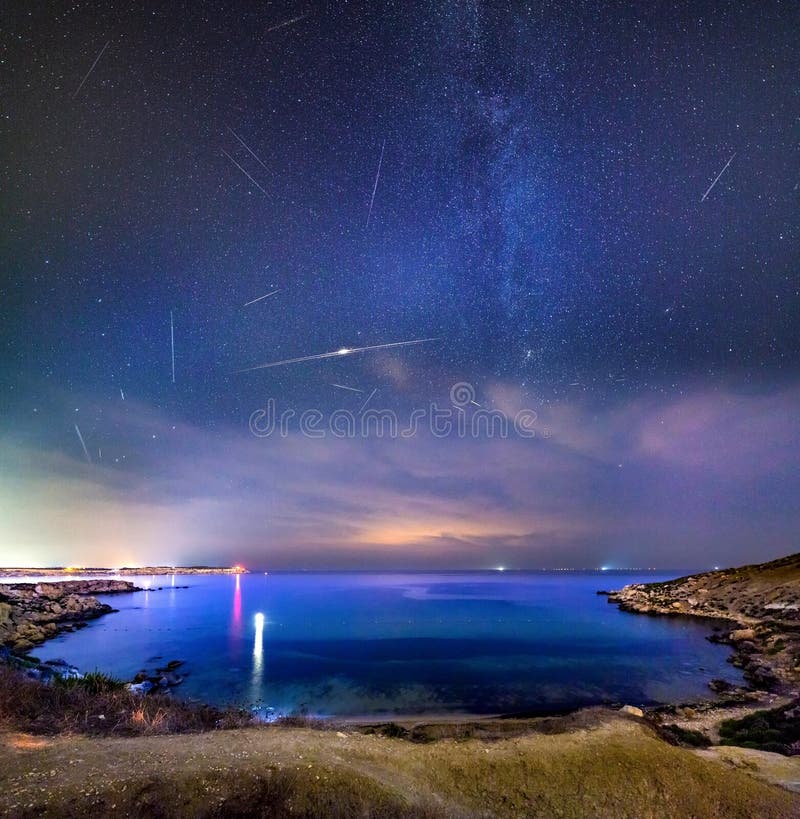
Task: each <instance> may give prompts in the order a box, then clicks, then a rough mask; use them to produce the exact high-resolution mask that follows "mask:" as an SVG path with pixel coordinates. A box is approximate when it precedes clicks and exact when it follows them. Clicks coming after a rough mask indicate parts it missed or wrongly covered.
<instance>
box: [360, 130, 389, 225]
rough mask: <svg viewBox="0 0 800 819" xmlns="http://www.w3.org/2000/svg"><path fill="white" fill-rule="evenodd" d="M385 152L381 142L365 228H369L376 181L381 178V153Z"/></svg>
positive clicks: (384, 141) (384, 145)
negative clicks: (379, 156)
mask: <svg viewBox="0 0 800 819" xmlns="http://www.w3.org/2000/svg"><path fill="white" fill-rule="evenodd" d="M384 150H386V140H385V139H384V140H383V145H382V146H381V158H380V159H379V160H378V173H376V174H375V185H374V186H373V188H372V198H371V199H370V200H369V212H368V213H367V224H366V225H365V227H369V220H370V218H371V217H372V206H373V205H374V204H375V191H377V190H378V180H379V179H380V178H381V165H383V152H384Z"/></svg>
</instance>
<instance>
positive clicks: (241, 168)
mask: <svg viewBox="0 0 800 819" xmlns="http://www.w3.org/2000/svg"><path fill="white" fill-rule="evenodd" d="M222 153H223V154H225V156H227V157H228V159H230V161H231V162H233V164H234V165H236V167H237V168H238V169H239V170H240V171H241V172H242V173H243V174H244V175H245V176H246V177H247V178H248V179H249V180H250V181H251V182H252V183H253V184H254V185H255V186H256V187H257V188H258V189H259V190H260V191H261V192H262V193H263V194H265V195H266V196H269V194H268V193H267V192H266V191H265V190H264V188H262V187H261V185H259V184H258V182H256V180H255V179H253V177H252V176H250V174H249V173H247V171H246V170H245V169H244V168H243V167H242V166H241V165H240V164H239V163H238V162H237V161H236V160H235V159H234V158H233V157H232V156H231V155H230V154H229V153H228V152H227V151H226V150H225V149H224V148H223V149H222Z"/></svg>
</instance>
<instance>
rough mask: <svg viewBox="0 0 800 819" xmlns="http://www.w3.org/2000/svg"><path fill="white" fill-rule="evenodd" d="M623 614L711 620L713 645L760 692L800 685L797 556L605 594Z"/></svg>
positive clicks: (799, 572)
mask: <svg viewBox="0 0 800 819" xmlns="http://www.w3.org/2000/svg"><path fill="white" fill-rule="evenodd" d="M608 602H609V603H614V604H616V605H617V606H619V607H620V609H622V610H623V611H630V612H636V613H639V614H655V615H667V616H672V617H674V616H680V615H688V616H692V617H705V618H708V619H711V620H716V621H717V624H716V625H715V628H714V634H713V635H712V637H710V638H709V639H711V640H712V641H713V642H717V643H726V644H728V645H730V646H731V647H732V648H733V651H734V653H733V656H732V657H731V662H732V663H733V664H734V665H735V666H737V667H739V668H741V669H742V670H743V673H744V677H745V679H746V680H747V681H748V683H749V684H750V685H752V686H753V687H754V688H757V689H763V690H783V689H787V690H789V689H793V688H796V687H797V686H798V685H800V554H796V555H789V556H788V557H784V558H781V559H780V560H773V561H771V562H769V563H759V564H755V565H751V566H742V567H739V568H735V569H722V570H720V571H714V572H704V573H702V574H696V575H689V576H688V577H680V578H678V579H676V580H669V581H667V582H665V583H638V584H633V585H630V586H625V587H624V588H623V589H621V590H620V591H616V592H610V593H609V594H608Z"/></svg>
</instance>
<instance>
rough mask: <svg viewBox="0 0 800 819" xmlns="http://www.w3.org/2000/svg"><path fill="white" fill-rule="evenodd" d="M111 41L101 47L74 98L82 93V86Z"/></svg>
mask: <svg viewBox="0 0 800 819" xmlns="http://www.w3.org/2000/svg"><path fill="white" fill-rule="evenodd" d="M110 43H111V40H108V41H107V42H106V44H105V45H104V46H103V47H102V48H101V49H100V53H99V54H98V55H97V56H96V57H95V58H94V62H93V63H92V67H91V68H90V69H89V70H88V71H87V72H86V75H85V76H84V78H83V79H82V80H81V84H80V85H79V86H78V87H77V88H76V89H75V93H74V94H73V95H72V99H75V97H77V96H78V94H79V93H80V90H81V88H83V84H84V83H85V82H86V80H88V79H89V74H91V73H92V71H94V67H95V66H96V65H97V64H98V63H99V62H100V58H101V57H102V56H103V53H104V52H105V50H106V49H107V48H108V46H109V44H110Z"/></svg>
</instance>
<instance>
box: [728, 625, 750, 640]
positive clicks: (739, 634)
mask: <svg viewBox="0 0 800 819" xmlns="http://www.w3.org/2000/svg"><path fill="white" fill-rule="evenodd" d="M728 639H729V640H730V641H731V642H733V643H739V642H741V641H742V640H755V639H756V632H755V630H754V629H752V628H737V629H735V630H734V631H732V632H731V633H730V634H729V635H728Z"/></svg>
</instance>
